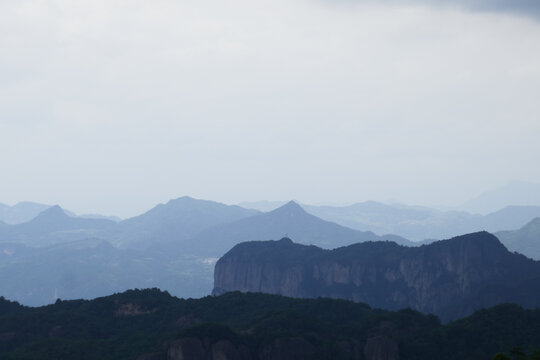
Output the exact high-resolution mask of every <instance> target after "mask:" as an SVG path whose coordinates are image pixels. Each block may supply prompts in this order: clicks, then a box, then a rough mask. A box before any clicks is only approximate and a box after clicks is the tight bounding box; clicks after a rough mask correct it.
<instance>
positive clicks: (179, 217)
mask: <svg viewBox="0 0 540 360" xmlns="http://www.w3.org/2000/svg"><path fill="white" fill-rule="evenodd" d="M256 214H259V212H258V211H256V210H249V209H244V208H242V207H240V206H236V205H225V204H221V203H217V202H214V201H208V200H198V199H193V198H191V197H188V196H184V197H181V198H178V199H174V200H170V201H169V202H167V203H166V204H159V205H157V206H156V207H154V208H153V209H151V210H149V211H147V212H146V213H144V214H142V215H139V216H136V217H133V218H131V219H127V220H124V221H122V222H120V223H119V224H118V225H119V226H118V232H117V234H116V235H115V237H114V239H113V243H114V244H116V245H118V246H120V247H127V248H133V247H135V248H145V247H148V245H149V244H155V243H160V242H171V241H172V242H183V241H185V240H187V239H191V238H193V237H195V236H196V235H198V234H199V233H200V232H201V231H203V230H205V229H208V228H211V227H213V226H216V225H220V224H224V223H229V222H233V221H236V220H239V219H242V218H246V217H250V216H253V215H256ZM187 250H188V251H189V249H187Z"/></svg>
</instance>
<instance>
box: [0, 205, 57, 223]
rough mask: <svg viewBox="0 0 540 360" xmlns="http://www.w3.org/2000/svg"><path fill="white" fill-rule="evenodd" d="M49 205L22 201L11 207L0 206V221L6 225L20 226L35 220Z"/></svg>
mask: <svg viewBox="0 0 540 360" xmlns="http://www.w3.org/2000/svg"><path fill="white" fill-rule="evenodd" d="M49 207H50V205H45V204H38V203H34V202H29V201H24V202H20V203H18V204H16V205H13V206H8V205H4V204H0V221H1V222H4V223H6V224H11V225H13V224H20V223H24V222H27V221H30V220H32V219H33V218H35V217H36V216H37V215H38V214H39V213H41V212H42V211H45V210H47V209H48V208H49Z"/></svg>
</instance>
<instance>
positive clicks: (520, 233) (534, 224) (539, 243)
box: [495, 218, 540, 260]
mask: <svg viewBox="0 0 540 360" xmlns="http://www.w3.org/2000/svg"><path fill="white" fill-rule="evenodd" d="M495 236H497V237H498V238H499V239H500V240H501V242H502V243H503V244H504V245H505V246H506V247H507V248H508V249H509V250H511V251H517V252H519V253H521V254H524V255H526V256H528V257H530V258H532V259H535V260H540V218H535V219H533V220H531V221H530V222H529V223H528V224H526V225H525V226H523V227H522V228H521V229H519V230H514V231H499V232H497V233H495Z"/></svg>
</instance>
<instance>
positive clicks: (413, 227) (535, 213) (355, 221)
mask: <svg viewBox="0 0 540 360" xmlns="http://www.w3.org/2000/svg"><path fill="white" fill-rule="evenodd" d="M303 207H304V209H306V211H308V212H309V213H311V214H313V215H315V216H318V217H320V218H322V219H325V220H329V221H334V222H336V223H338V224H340V225H343V226H347V227H350V228H353V229H357V230H361V231H373V232H374V233H376V234H397V235H400V236H403V237H405V238H407V239H410V240H414V241H421V240H425V239H446V238H450V237H453V236H457V235H461V234H467V233H471V232H476V231H482V230H485V231H489V232H496V231H501V230H514V229H519V228H520V227H521V226H523V225H525V224H526V223H527V222H529V221H530V220H531V219H533V218H535V217H539V216H540V206H507V207H505V208H502V209H500V210H498V211H496V212H494V213H490V214H487V215H485V216H484V215H478V214H470V213H467V212H463V211H441V210H436V209H430V208H426V207H419V206H407V205H387V204H382V203H378V202H374V201H366V202H363V203H357V204H353V205H350V206H343V207H336V206H311V205H303Z"/></svg>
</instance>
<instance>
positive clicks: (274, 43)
mask: <svg viewBox="0 0 540 360" xmlns="http://www.w3.org/2000/svg"><path fill="white" fill-rule="evenodd" d="M427 3H428V2H427V1H421V0H418V1H407V0H402V1H399V0H395V1H392V0H386V1H385V0H381V1H352V0H348V1H347V0H343V1H324V0H236V1H222V0H203V1H201V0H177V1H172V0H171V1H168V0H156V1H142V0H141V1H137V0H130V1H127V0H126V1H111V0H91V1H90V0H88V1H86V0H78V1H72V0H50V1H46V0H3V1H0V154H1V155H0V169H1V171H0V202H1V203H7V204H14V203H16V202H18V201H21V200H31V201H37V202H44V203H49V204H60V205H62V206H63V207H65V208H68V209H71V210H73V211H75V212H78V213H88V212H92V213H96V212H98V213H104V214H115V215H119V216H122V217H126V216H131V215H136V214H138V213H140V212H142V211H144V210H146V209H148V208H150V207H152V206H153V205H155V204H156V203H159V202H164V201H166V200H168V199H170V198H175V197H178V196H182V195H190V196H193V197H198V198H204V199H212V200H216V201H222V202H227V203H236V202H240V201H243V200H259V199H269V200H277V199H280V200H281V199H283V200H285V199H291V198H294V199H298V200H300V201H303V202H306V203H318V202H337V203H339V202H343V203H351V202H356V201H364V200H369V199H371V200H383V201H385V200H397V201H401V202H405V203H411V204H424V205H431V204H448V205H453V204H459V203H461V202H463V201H465V200H468V199H469V198H471V197H473V196H475V195H477V194H478V193H480V192H482V191H484V190H488V189H491V188H494V187H497V186H500V185H503V184H505V183H506V182H508V181H511V180H523V181H532V182H540V166H539V163H540V161H539V160H540V20H539V19H540V17H539V16H538V14H539V13H540V12H539V6H538V5H536V4H538V3H539V2H538V1H525V0H524V1H513V2H507V1H498V2H497V1H492V2H487V1H481V0H478V1H477V2H465V1H463V2H453V1H448V0H446V1H440V3H442V5H441V6H438V5H437V6H427V5H426V4H427ZM467 3H469V4H472V5H471V6H466V5H463V4H467ZM487 3H491V4H496V6H493V7H489V6H486V4H487ZM508 4H514V6H509V5H508Z"/></svg>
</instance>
